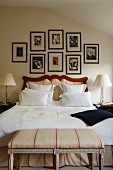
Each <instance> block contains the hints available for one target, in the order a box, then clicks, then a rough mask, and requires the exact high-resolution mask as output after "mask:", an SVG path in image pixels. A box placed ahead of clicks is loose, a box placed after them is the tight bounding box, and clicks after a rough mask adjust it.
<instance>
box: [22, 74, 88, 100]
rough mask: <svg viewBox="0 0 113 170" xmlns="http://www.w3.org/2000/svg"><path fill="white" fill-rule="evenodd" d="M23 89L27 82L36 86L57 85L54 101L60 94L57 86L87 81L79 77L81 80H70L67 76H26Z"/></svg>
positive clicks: (85, 78) (85, 82)
mask: <svg viewBox="0 0 113 170" xmlns="http://www.w3.org/2000/svg"><path fill="white" fill-rule="evenodd" d="M22 79H23V81H24V82H23V87H22V90H23V89H24V88H25V87H27V83H28V82H33V83H37V84H44V85H47V84H54V85H57V87H55V91H56V92H55V96H54V99H55V100H58V98H59V95H60V94H61V90H60V89H59V87H58V85H59V84H61V83H63V84H87V80H88V77H81V78H71V77H69V76H66V75H61V76H60V75H43V76H40V77H27V76H23V77H22ZM87 90H88V88H87V89H86V91H87Z"/></svg>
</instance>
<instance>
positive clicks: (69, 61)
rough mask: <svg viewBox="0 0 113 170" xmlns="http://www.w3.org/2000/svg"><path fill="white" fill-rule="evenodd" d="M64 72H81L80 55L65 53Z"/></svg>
mask: <svg viewBox="0 0 113 170" xmlns="http://www.w3.org/2000/svg"><path fill="white" fill-rule="evenodd" d="M66 74H81V55H66Z"/></svg>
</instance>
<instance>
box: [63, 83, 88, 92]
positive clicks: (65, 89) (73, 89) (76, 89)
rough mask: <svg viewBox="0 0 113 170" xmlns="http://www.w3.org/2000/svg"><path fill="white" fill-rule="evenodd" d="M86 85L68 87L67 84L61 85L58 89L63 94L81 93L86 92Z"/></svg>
mask: <svg viewBox="0 0 113 170" xmlns="http://www.w3.org/2000/svg"><path fill="white" fill-rule="evenodd" d="M86 87H87V85H86V84H76V85H69V84H61V85H60V88H61V89H62V92H63V93H69V94H73V93H83V92H85V90H86Z"/></svg>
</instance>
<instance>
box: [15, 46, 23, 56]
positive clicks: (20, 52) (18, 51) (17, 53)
mask: <svg viewBox="0 0 113 170" xmlns="http://www.w3.org/2000/svg"><path fill="white" fill-rule="evenodd" d="M16 56H17V57H23V47H17V49H16Z"/></svg>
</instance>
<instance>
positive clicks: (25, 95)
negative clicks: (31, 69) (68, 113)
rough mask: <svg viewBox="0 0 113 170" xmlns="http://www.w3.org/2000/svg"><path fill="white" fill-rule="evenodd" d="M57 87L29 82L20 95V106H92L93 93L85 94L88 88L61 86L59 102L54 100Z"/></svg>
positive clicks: (84, 86)
mask: <svg viewBox="0 0 113 170" xmlns="http://www.w3.org/2000/svg"><path fill="white" fill-rule="evenodd" d="M54 87H55V85H38V84H34V83H31V82H29V83H28V84H27V88H25V89H24V90H23V91H22V92H21V93H20V95H19V104H20V105H24V106H25V105H31V106H47V105H56V102H57V105H61V106H66V107H75V106H78V107H79V106H80V107H82V106H83V107H87V106H92V103H91V93H90V92H85V91H86V88H87V86H86V85H85V84H80V85H67V84H61V85H59V87H60V88H61V90H62V94H61V95H60V100H59V101H56V102H55V101H54V100H53V93H54Z"/></svg>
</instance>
